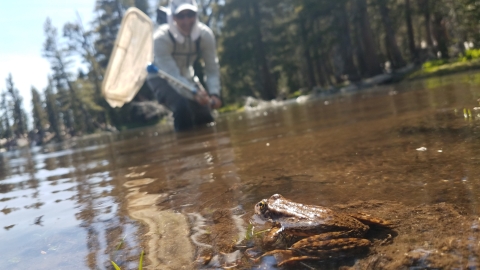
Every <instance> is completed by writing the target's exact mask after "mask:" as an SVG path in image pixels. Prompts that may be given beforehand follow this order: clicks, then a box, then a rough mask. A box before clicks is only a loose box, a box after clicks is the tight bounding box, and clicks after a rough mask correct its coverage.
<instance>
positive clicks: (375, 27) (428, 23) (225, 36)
mask: <svg viewBox="0 0 480 270" xmlns="http://www.w3.org/2000/svg"><path fill="white" fill-rule="evenodd" d="M166 2H167V1H159V5H165V4H166ZM198 3H199V5H200V9H199V10H200V14H199V17H200V20H201V21H202V22H204V23H205V24H207V25H209V26H210V27H211V28H212V29H213V31H214V32H215V34H216V35H217V44H218V52H219V58H220V65H221V78H222V85H223V87H222V95H223V98H224V101H225V102H226V103H227V104H228V103H234V102H238V101H239V100H240V98H241V97H243V96H255V97H257V98H262V99H265V100H270V99H275V98H278V97H279V96H288V95H289V94H290V93H292V92H295V91H297V90H299V89H313V88H318V89H322V88H327V87H329V86H331V85H338V84H343V83H346V82H355V81H359V80H361V79H362V78H367V77H372V76H375V75H378V74H381V73H384V72H389V71H391V70H392V69H396V68H401V67H403V66H405V65H407V64H408V63H417V64H418V63H421V62H423V61H425V60H430V59H436V58H441V59H448V58H451V57H458V56H461V55H463V54H464V52H465V50H466V49H470V48H472V47H476V46H477V45H478V44H479V41H480V31H479V30H480V25H479V24H478V21H479V19H480V3H479V2H478V1H476V0H415V1H410V0H335V1H332V0H225V1H223V0H198ZM131 6H136V7H138V8H139V9H140V10H142V11H144V12H145V13H147V14H150V15H152V19H154V18H153V16H154V14H155V9H156V7H151V6H149V1H148V0H97V1H96V7H95V10H94V18H95V19H94V20H93V21H92V22H88V23H87V24H85V23H83V22H82V21H81V19H80V17H79V16H78V18H77V19H75V20H73V21H72V22H70V23H67V24H66V25H64V27H63V29H62V32H61V33H58V30H57V29H56V28H55V27H54V26H53V25H52V23H51V21H50V19H48V18H47V19H46V22H45V25H44V34H45V42H44V47H43V56H44V57H45V58H46V59H48V60H49V62H50V66H51V75H50V77H49V78H48V79H49V84H48V86H47V87H46V88H45V89H42V90H39V89H36V88H35V87H32V89H31V91H32V100H31V102H32V111H31V112H30V114H29V115H30V116H31V117H29V118H30V119H31V120H32V123H33V125H32V127H33V128H32V129H31V130H28V128H27V126H28V125H27V113H26V112H25V111H24V109H23V106H22V102H23V101H22V98H21V96H20V95H19V91H18V89H16V88H15V85H14V78H12V77H11V76H9V77H8V78H7V80H6V89H5V90H3V91H2V92H1V95H0V103H1V107H0V116H1V117H0V138H3V140H1V141H0V147H1V144H5V143H8V142H12V141H15V139H16V138H21V137H27V134H28V136H29V138H30V139H31V141H35V142H36V143H45V142H47V141H50V140H64V139H65V138H68V137H71V136H78V135H82V134H88V133H93V132H96V131H99V130H108V129H114V127H116V128H126V127H131V126H136V125H143V124H146V123H147V122H150V123H151V122H155V121H157V120H158V118H159V117H157V118H156V119H145V118H144V117H143V116H142V115H141V114H139V113H138V112H136V111H135V106H132V105H131V104H127V105H125V106H124V107H122V108H121V109H118V108H117V109H112V108H110V107H109V106H108V104H107V103H106V102H105V100H104V99H103V98H102V96H101V84H102V79H103V75H104V72H105V69H106V67H107V64H108V60H109V57H110V53H111V51H112V48H113V44H114V41H115V38H116V34H117V32H118V29H119V26H120V22H121V19H122V16H123V14H124V13H125V11H126V10H127V9H128V8H129V7H131ZM86 25H87V26H88V27H86ZM74 56H75V57H76V58H79V57H80V58H81V59H82V61H83V63H84V66H85V67H86V68H85V69H82V70H78V71H75V70H73V63H72V58H73V57H74ZM199 64H201V63H199ZM139 96H140V97H141V98H139V97H137V98H136V99H137V100H138V99H142V100H144V99H149V98H151V96H150V93H149V91H148V89H147V87H146V86H144V87H143V88H142V89H141V90H140V95H139Z"/></svg>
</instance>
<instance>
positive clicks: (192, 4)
mask: <svg viewBox="0 0 480 270" xmlns="http://www.w3.org/2000/svg"><path fill="white" fill-rule="evenodd" d="M170 5H171V8H172V14H173V15H176V14H178V13H180V12H182V11H184V10H191V11H193V12H197V11H198V6H197V1H195V0H172V2H171V3H170Z"/></svg>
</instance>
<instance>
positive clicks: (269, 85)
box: [250, 0, 277, 100]
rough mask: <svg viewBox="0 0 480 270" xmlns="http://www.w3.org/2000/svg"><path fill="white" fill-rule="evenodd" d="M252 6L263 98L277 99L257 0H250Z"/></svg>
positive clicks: (256, 55)
mask: <svg viewBox="0 0 480 270" xmlns="http://www.w3.org/2000/svg"><path fill="white" fill-rule="evenodd" d="M250 4H251V7H252V9H253V16H252V18H251V19H252V23H253V25H254V27H253V29H254V35H255V36H254V39H255V40H254V50H255V60H256V62H257V66H258V68H259V71H260V75H261V76H260V80H261V85H262V88H263V89H262V92H261V95H262V98H263V99H265V100H271V99H275V98H276V96H277V87H276V85H275V83H274V80H273V78H272V74H271V72H270V68H269V66H268V60H267V55H266V54H265V47H264V46H265V45H264V43H263V36H262V32H261V29H260V27H261V23H260V18H261V17H260V16H261V15H260V8H259V6H258V2H257V1H256V0H252V1H250Z"/></svg>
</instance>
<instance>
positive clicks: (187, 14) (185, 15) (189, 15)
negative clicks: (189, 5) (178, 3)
mask: <svg viewBox="0 0 480 270" xmlns="http://www.w3.org/2000/svg"><path fill="white" fill-rule="evenodd" d="M195 16H197V13H196V12H193V11H188V12H181V13H179V14H177V15H175V18H177V19H180V20H183V19H185V18H189V19H191V18H193V17H195Z"/></svg>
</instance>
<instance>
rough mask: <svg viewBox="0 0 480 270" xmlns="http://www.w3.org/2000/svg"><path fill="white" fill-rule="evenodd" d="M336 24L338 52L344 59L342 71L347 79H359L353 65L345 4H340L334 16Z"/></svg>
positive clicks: (353, 80)
mask: <svg viewBox="0 0 480 270" xmlns="http://www.w3.org/2000/svg"><path fill="white" fill-rule="evenodd" d="M335 20H336V24H337V26H338V29H339V30H340V32H339V41H340V53H341V54H342V57H343V61H344V63H343V64H344V73H345V75H347V77H348V80H349V81H352V82H355V81H358V80H360V76H359V74H358V72H357V67H356V66H355V61H354V59H353V54H354V53H353V46H352V38H351V37H350V27H349V22H348V13H347V7H346V4H343V3H342V4H341V5H340V8H339V10H338V13H337V16H335Z"/></svg>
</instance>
